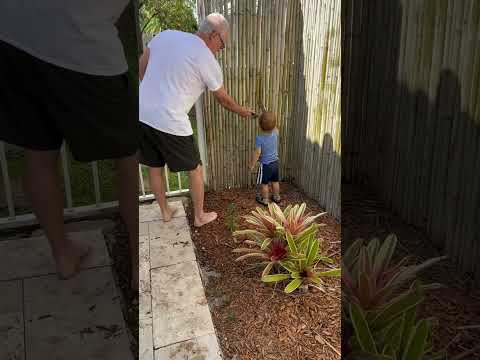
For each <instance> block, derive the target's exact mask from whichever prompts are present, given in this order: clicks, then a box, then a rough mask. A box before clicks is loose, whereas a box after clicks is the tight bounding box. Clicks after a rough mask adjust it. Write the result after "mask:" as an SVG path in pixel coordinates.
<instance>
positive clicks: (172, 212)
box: [162, 206, 178, 222]
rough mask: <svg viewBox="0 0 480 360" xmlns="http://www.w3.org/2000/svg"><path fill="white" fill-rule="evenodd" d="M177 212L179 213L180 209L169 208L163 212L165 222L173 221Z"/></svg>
mask: <svg viewBox="0 0 480 360" xmlns="http://www.w3.org/2000/svg"><path fill="white" fill-rule="evenodd" d="M177 211H178V208H174V207H171V206H168V207H167V210H166V211H165V212H163V211H162V215H163V221H164V222H169V221H170V220H172V218H173V217H174V216H175V214H176V213H177Z"/></svg>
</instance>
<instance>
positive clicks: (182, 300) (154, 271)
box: [139, 201, 222, 360]
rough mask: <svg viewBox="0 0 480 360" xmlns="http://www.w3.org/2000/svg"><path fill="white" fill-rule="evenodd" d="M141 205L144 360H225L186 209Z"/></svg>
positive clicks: (142, 341)
mask: <svg viewBox="0 0 480 360" xmlns="http://www.w3.org/2000/svg"><path fill="white" fill-rule="evenodd" d="M171 204H172V206H175V207H177V208H178V211H177V214H176V215H175V217H174V218H173V219H172V221H170V222H168V223H164V222H163V221H162V220H161V215H160V210H159V207H158V204H157V203H153V204H150V205H142V206H140V213H139V215H140V304H139V305H140V320H139V323H140V324H139V326H140V331H139V343H140V344H139V347H140V360H221V359H222V357H221V353H220V348H219V346H218V341H217V337H216V334H215V329H214V327H213V322H212V318H211V314H210V310H209V307H208V302H207V299H206V297H205V293H204V289H203V285H202V281H201V278H200V273H199V268H198V265H197V261H196V257H195V252H194V245H193V242H192V240H191V237H190V230H189V225H188V223H187V218H186V215H185V210H184V208H183V205H182V203H181V202H180V201H175V202H172V203H171Z"/></svg>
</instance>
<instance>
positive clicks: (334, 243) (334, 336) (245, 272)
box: [187, 184, 341, 360]
mask: <svg viewBox="0 0 480 360" xmlns="http://www.w3.org/2000/svg"><path fill="white" fill-rule="evenodd" d="M281 189H282V203H281V204H280V206H281V207H282V208H284V207H286V206H287V205H288V204H299V203H302V202H306V203H307V209H308V211H311V212H313V213H319V212H322V209H321V208H320V206H319V205H318V203H316V202H315V201H313V200H311V199H309V198H308V197H307V196H306V195H305V194H303V193H302V192H301V191H300V190H298V189H297V188H295V187H293V186H292V185H289V184H281ZM255 193H256V192H255V190H254V189H229V190H225V191H220V192H211V193H207V194H206V196H205V208H206V209H208V211H216V212H217V213H218V215H219V218H218V219H217V221H215V222H213V223H211V224H207V225H205V226H203V227H202V228H200V229H195V230H194V227H193V217H192V209H191V206H188V207H187V216H188V219H189V222H190V226H191V229H192V239H193V242H194V243H195V246H196V250H197V257H198V260H199V262H200V265H201V267H202V269H203V270H207V271H210V272H212V271H214V272H216V273H218V274H219V275H220V276H217V277H214V278H212V279H210V280H208V282H207V284H206V293H207V297H208V298H209V301H210V305H211V309H212V315H213V322H214V325H215V328H216V330H217V334H218V337H219V341H220V346H221V348H222V351H223V354H224V358H225V360H229V359H232V360H233V359H235V360H257V359H275V360H320V359H329V360H330V359H340V356H339V355H338V353H339V352H340V332H341V315H340V291H341V288H340V280H339V279H338V278H337V279H331V278H329V279H325V285H324V290H323V291H320V290H317V289H313V290H314V291H310V293H307V294H296V295H287V294H285V293H284V292H283V286H282V285H284V284H282V285H280V284H279V285H278V286H276V287H275V286H274V285H273V284H264V283H262V282H261V281H260V274H261V271H262V269H261V268H259V267H255V266H254V265H253V266H252V264H254V262H252V261H248V262H235V261H234V260H235V259H236V257H238V255H237V254H234V253H232V249H233V248H236V247H241V246H243V244H242V241H240V240H235V239H234V238H233V237H232V235H231V232H230V231H229V230H228V229H227V226H226V225H225V221H226V220H225V216H226V211H227V207H228V205H229V204H230V203H235V204H236V208H237V214H238V215H239V224H240V227H242V224H243V223H244V222H243V219H242V218H240V216H243V215H246V214H248V213H249V212H250V211H252V210H254V209H255V207H257V206H260V205H258V204H257V203H256V202H255ZM319 221H320V222H323V223H325V224H327V226H325V227H321V228H320V231H319V236H320V238H321V239H322V244H323V250H324V253H325V254H326V255H327V256H331V257H332V258H333V259H334V260H335V263H336V264H339V260H340V252H341V249H340V225H339V223H338V222H337V221H336V220H335V219H333V218H332V217H330V216H323V217H321V218H320V220H319ZM215 299H223V301H222V302H221V303H218V302H216V301H215Z"/></svg>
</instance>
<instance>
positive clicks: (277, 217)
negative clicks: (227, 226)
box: [233, 203, 340, 293]
mask: <svg viewBox="0 0 480 360" xmlns="http://www.w3.org/2000/svg"><path fill="white" fill-rule="evenodd" d="M305 209H306V204H302V205H300V206H299V205H295V206H293V207H292V206H288V207H287V208H286V209H285V210H284V211H282V210H281V209H280V207H279V206H278V205H277V204H275V203H272V204H269V206H268V211H265V210H263V209H260V208H257V209H256V211H252V215H247V216H246V217H245V219H246V222H247V224H249V227H250V228H249V229H245V230H240V231H236V232H235V233H234V236H246V237H247V238H248V240H246V241H245V243H246V244H249V245H253V246H254V247H253V248H240V249H235V250H233V251H234V252H236V253H245V254H244V255H242V256H240V257H239V258H238V259H237V261H240V260H244V259H246V258H260V259H263V260H264V263H265V264H266V266H265V268H264V270H263V272H262V281H264V282H278V281H284V280H289V283H288V285H287V286H286V287H285V292H286V293H290V292H292V291H294V290H296V289H298V288H299V287H300V286H302V285H306V286H308V285H315V284H320V283H321V278H322V277H326V276H336V277H338V276H340V269H330V270H326V271H321V270H320V265H321V264H323V263H327V264H330V263H332V262H333V261H332V259H330V258H328V257H326V256H324V255H322V252H321V248H320V241H319V239H317V237H316V235H317V232H318V228H319V227H320V226H322V224H317V223H316V222H315V220H316V219H317V218H318V217H320V216H322V215H324V214H325V213H320V214H317V215H311V214H305ZM273 269H275V270H276V272H277V273H276V274H272V275H271V274H270V273H271V272H272V270H273Z"/></svg>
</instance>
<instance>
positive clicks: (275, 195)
mask: <svg viewBox="0 0 480 360" xmlns="http://www.w3.org/2000/svg"><path fill="white" fill-rule="evenodd" d="M272 190H273V196H272V200H273V202H275V203H277V204H278V203H279V202H280V183H279V182H278V181H274V182H272Z"/></svg>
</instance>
